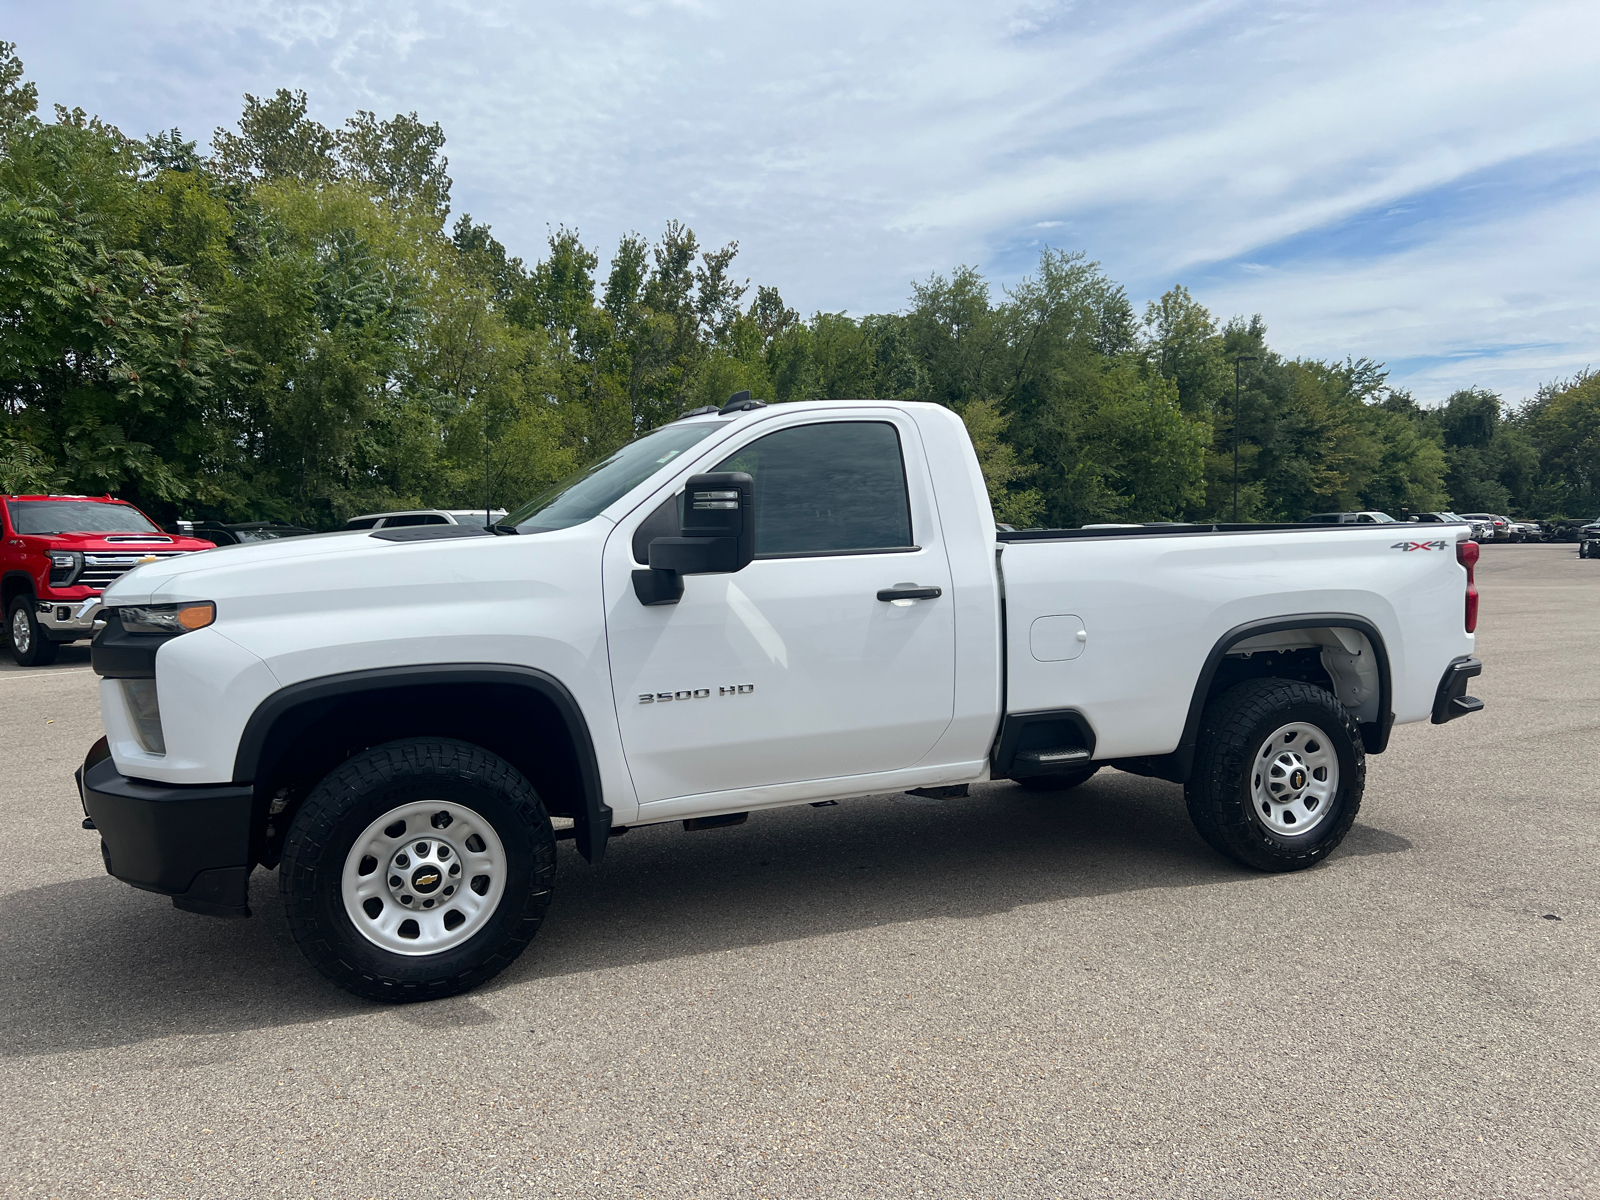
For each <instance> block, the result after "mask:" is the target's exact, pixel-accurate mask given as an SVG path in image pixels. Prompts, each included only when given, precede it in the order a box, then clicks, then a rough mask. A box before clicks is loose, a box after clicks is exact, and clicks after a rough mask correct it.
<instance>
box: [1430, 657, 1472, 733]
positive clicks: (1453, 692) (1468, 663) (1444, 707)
mask: <svg viewBox="0 0 1600 1200" xmlns="http://www.w3.org/2000/svg"><path fill="white" fill-rule="evenodd" d="M1482 674H1483V664H1482V663H1481V662H1479V661H1478V660H1477V659H1475V658H1472V657H1470V656H1468V655H1462V656H1461V657H1460V658H1457V659H1454V660H1452V662H1451V663H1450V665H1449V666H1448V667H1446V668H1445V669H1444V677H1443V678H1442V679H1440V680H1439V690H1438V691H1437V692H1435V693H1434V695H1433V723H1434V724H1435V725H1443V724H1444V723H1445V722H1446V721H1454V720H1455V719H1456V718H1457V717H1468V716H1471V715H1472V714H1473V713H1475V712H1479V711H1480V710H1482V708H1483V701H1482V700H1479V699H1478V698H1477V697H1476V696H1469V695H1467V681H1468V680H1469V679H1474V678H1476V677H1477V676H1479V675H1482Z"/></svg>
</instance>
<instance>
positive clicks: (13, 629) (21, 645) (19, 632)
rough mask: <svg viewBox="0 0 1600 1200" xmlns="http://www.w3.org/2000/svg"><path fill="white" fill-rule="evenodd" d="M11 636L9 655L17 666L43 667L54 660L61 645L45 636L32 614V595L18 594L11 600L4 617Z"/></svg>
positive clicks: (7, 630)
mask: <svg viewBox="0 0 1600 1200" xmlns="http://www.w3.org/2000/svg"><path fill="white" fill-rule="evenodd" d="M6 632H7V633H8V634H9V635H10V638H11V657H12V658H14V659H16V661H17V666H19V667H44V666H49V665H50V664H51V663H53V662H55V660H56V654H57V653H59V652H60V649H61V647H59V646H57V645H56V644H55V643H54V642H52V641H51V640H50V639H49V638H47V637H46V636H45V633H44V630H43V629H41V628H39V622H38V621H37V620H35V619H34V616H33V597H32V596H18V597H17V598H16V599H15V600H13V601H12V602H11V612H10V613H8V614H7V618H6Z"/></svg>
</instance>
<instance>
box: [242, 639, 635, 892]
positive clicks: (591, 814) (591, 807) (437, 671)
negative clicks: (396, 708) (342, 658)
mask: <svg viewBox="0 0 1600 1200" xmlns="http://www.w3.org/2000/svg"><path fill="white" fill-rule="evenodd" d="M441 683H443V684H462V683H469V684H470V683H495V684H502V685H504V684H511V685H513V686H516V687H524V688H527V689H529V690H530V691H533V692H537V693H538V694H539V695H540V696H542V697H543V698H544V699H545V700H547V701H549V702H550V704H551V705H552V707H553V708H554V709H555V711H556V714H557V715H558V716H559V717H560V719H561V721H562V723H563V724H564V725H565V726H566V731H567V736H568V737H570V738H571V739H572V746H573V750H574V754H575V756H576V758H577V765H578V778H579V786H580V788H581V789H582V792H583V796H582V800H583V803H582V806H581V808H580V809H579V810H578V813H577V816H576V818H575V821H574V824H575V825H576V829H575V830H574V831H573V832H574V834H575V835H576V837H575V841H576V843H577V848H578V852H579V853H580V854H582V855H583V856H584V858H586V859H587V860H588V861H589V862H591V863H598V862H599V861H600V860H601V858H603V857H604V855H605V849H606V843H607V841H608V840H609V839H610V836H611V808H610V806H609V805H607V804H606V802H605V797H604V795H603V794H602V789H601V785H600V763H599V759H598V758H596V756H595V751H594V739H593V738H592V737H591V736H590V734H589V722H588V721H587V719H586V718H585V717H584V715H583V710H582V708H580V707H579V705H578V701H577V700H576V698H574V696H573V695H572V693H571V692H570V691H569V690H568V689H567V687H566V685H565V684H563V683H562V682H561V681H560V680H559V679H557V678H556V677H555V676H554V675H550V674H548V673H547V672H544V671H541V670H538V669H537V668H535V667H523V666H516V665H513V664H509V663H430V664H424V665H420V666H406V667H376V668H372V669H370V670H364V671H346V672H344V673H342V674H338V675H323V676H320V677H318V678H315V679H306V680H302V681H301V682H299V683H292V684H290V685H289V686H287V687H284V688H280V689H279V690H278V691H276V692H273V693H272V694H271V695H270V696H268V697H267V698H266V699H265V700H263V701H262V702H261V703H260V704H259V705H257V706H256V710H255V711H254V712H253V713H251V714H250V719H249V720H248V721H246V722H245V727H244V732H243V733H241V734H240V736H239V749H238V751H237V752H236V754H235V755H234V760H233V782H234V783H236V784H247V783H253V782H254V781H255V779H256V777H257V775H258V774H260V772H261V769H262V766H263V763H262V757H263V755H264V754H265V752H266V750H267V747H268V740H269V738H270V736H271V734H272V730H273V728H274V727H275V726H276V725H277V723H278V722H279V721H280V720H281V719H283V718H285V717H287V716H288V715H289V714H290V713H292V712H293V711H294V710H295V709H296V708H298V707H300V706H301V705H304V704H307V703H310V702H312V701H316V700H326V699H329V698H332V697H337V696H349V695H353V694H356V693H360V692H374V691H391V690H393V689H396V688H405V687H419V686H427V685H429V684H441ZM269 765H270V764H269Z"/></svg>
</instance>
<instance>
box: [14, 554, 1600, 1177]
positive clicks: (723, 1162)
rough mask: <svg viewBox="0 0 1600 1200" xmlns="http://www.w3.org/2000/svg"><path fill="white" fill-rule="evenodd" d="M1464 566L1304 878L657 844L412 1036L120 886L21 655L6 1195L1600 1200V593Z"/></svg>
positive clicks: (1034, 830) (1114, 861) (776, 836)
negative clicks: (1388, 738) (1340, 824)
mask: <svg viewBox="0 0 1600 1200" xmlns="http://www.w3.org/2000/svg"><path fill="white" fill-rule="evenodd" d="M1483 554H1484V561H1483V563H1482V565H1480V567H1479V570H1478V575H1479V579H1480V583H1481V587H1482V591H1483V596H1484V599H1483V618H1482V624H1481V626H1480V629H1479V640H1478V646H1479V651H1478V653H1479V656H1480V657H1481V658H1482V659H1483V660H1484V663H1485V672H1484V675H1483V677H1482V679H1481V680H1479V681H1477V683H1476V684H1475V686H1474V688H1473V691H1474V692H1475V694H1477V695H1479V696H1481V697H1482V698H1483V699H1484V700H1485V701H1486V703H1487V706H1488V707H1487V708H1486V710H1485V711H1484V712H1483V713H1481V714H1479V715H1477V716H1475V717H1472V718H1469V719H1466V720H1462V721H1457V722H1454V723H1453V724H1450V725H1448V726H1443V727H1433V726H1429V725H1426V724H1424V725H1412V726H1406V727H1403V728H1401V729H1398V730H1397V731H1396V732H1395V736H1394V740H1393V744H1392V746H1391V749H1390V750H1389V752H1388V753H1386V754H1384V755H1381V756H1379V757H1376V758H1372V759H1369V760H1368V777H1367V793H1366V801H1365V804H1364V805H1363V807H1362V811H1361V816H1360V818H1359V819H1358V822H1357V824H1356V826H1355V828H1354V830H1353V831H1352V832H1351V834H1350V836H1349V838H1348V840H1347V841H1346V843H1345V845H1344V847H1343V848H1342V849H1341V851H1340V852H1338V853H1337V854H1336V855H1335V856H1334V857H1333V858H1331V859H1330V860H1329V861H1328V862H1327V863H1325V864H1324V865H1323V866H1321V867H1320V868H1318V869H1316V870H1312V871H1308V872H1303V873H1299V874H1294V875H1280V876H1268V875H1258V874H1254V873H1252V872H1249V871H1246V870H1243V869H1241V868H1238V867H1235V866H1233V865H1231V864H1230V863H1228V862H1226V861H1224V860H1222V859H1220V858H1218V857H1217V856H1216V855H1215V854H1214V853H1213V852H1212V851H1211V850H1209V849H1208V848H1207V847H1206V846H1205V844H1204V843H1203V842H1201V840H1200V839H1199V837H1198V836H1197V835H1196V834H1195V833H1194V832H1193V830H1192V829H1191V827H1190V825H1189V822H1188V818H1187V816H1186V815H1185V813H1184V808H1183V798H1182V792H1181V790H1180V789H1179V788H1178V787H1176V786H1174V785H1171V784H1167V783H1162V782H1158V781H1154V780H1149V779H1142V778H1138V777H1135V776H1131V775H1124V774H1121V773H1117V772H1113V771H1103V772H1102V773H1101V774H1100V775H1099V776H1097V777H1096V778H1095V779H1094V780H1092V781H1091V782H1090V783H1089V784H1087V785H1085V786H1084V787H1082V788H1081V789H1079V790H1077V791H1075V792H1070V793H1066V794H1062V795H1057V796H1048V795H1045V796H1039V795H1032V794H1029V793H1025V792H1023V791H1022V790H1021V789H1019V788H1017V787H1015V786H1014V785H1012V784H1009V783H996V784H986V785H983V786H981V787H975V788H974V789H973V794H972V796H971V797H969V798H967V799H962V800H946V801H935V800H930V799H923V798H918V797H910V796H877V797H871V798H864V799H861V800H858V801H853V802H846V803H842V804H840V805H839V806H837V807H833V808H823V809H812V808H809V807H800V808H795V809H785V810H780V811H777V812H770V813H758V814H756V815H754V816H752V817H751V819H750V821H749V823H748V824H746V825H743V826H739V827H734V828H728V829H720V830H710V831H705V832H699V833H692V834H686V833H684V832H683V831H682V829H681V827H679V826H676V825H674V826H662V827H656V828H652V829H641V830H635V831H633V832H631V833H629V834H628V835H627V836H625V837H622V838H619V839H617V840H615V841H613V842H612V843H611V847H610V851H609V854H608V857H607V859H606V861H605V863H604V865H603V866H602V867H601V868H599V869H597V870H596V869H591V868H589V867H587V866H586V865H584V864H583V862H582V860H580V859H579V858H578V857H577V856H576V854H574V853H572V851H571V850H570V848H568V849H564V850H563V851H562V855H563V858H562V866H561V872H560V877H559V881H558V884H557V893H556V899H555V902H554V904H553V906H552V908H551V910H550V915H549V918H548V920H547V922H546V925H545V928H544V931H543V932H542V933H541V934H540V935H539V937H538V939H537V940H536V941H535V943H534V945H533V947H532V948H531V949H530V950H529V952H528V953H526V954H525V955H524V956H523V957H522V959H521V960H519V961H518V962H517V963H516V964H515V965H514V966H513V967H512V968H511V969H510V970H508V971H507V972H506V973H505V974H503V975H502V976H500V977H499V978H498V979H497V980H496V981H495V982H494V983H492V984H491V985H489V986H488V987H486V988H484V989H482V990H480V991H477V992H474V993H472V994H470V995H467V996H463V997H458V998H455V999H451V1000H446V1001H440V1002H437V1003H433V1004H427V1005H416V1006H410V1007H399V1008H386V1007H377V1006H373V1005H370V1004H367V1003H364V1002H361V1001H358V1000H355V999H354V998H352V997H350V996H347V995H345V994H344V993H342V992H339V991H337V990H335V989H333V988H332V987H331V986H330V985H328V984H326V983H324V982H323V980H322V979H321V977H320V976H318V975H316V974H315V973H314V972H312V970H311V969H310V968H309V967H308V966H306V965H305V964H304V962H303V961H302V960H301V958H300V955H299V953H298V952H297V951H296V949H295V947H294V945H293V943H292V942H291V940H290V938H289V935H288V932H287V930H286V928H285V925H284V918H283V911H282V907H281V905H280V904H279V902H278V898H277V877H276V875H275V874H271V873H264V872H257V874H256V875H255V877H254V879H253V881H252V892H251V905H252V907H253V908H254V910H255V916H254V917H253V918H252V919H250V920H245V921H222V920H216V919H212V918H206V917H200V916H195V915H191V914H187V913H182V912H178V911H177V910H175V909H173V908H172V906H171V903H170V902H169V901H168V900H167V899H165V898H164V897H160V896H154V895H150V894H147V893H143V892H138V891H135V890H133V889H131V888H129V887H127V886H125V885H123V884H121V883H118V882H116V881H115V880H112V879H110V878H109V877H107V876H106V875H105V874H104V872H103V870H102V868H101V865H100V858H99V853H98V851H97V848H96V841H95V835H94V834H93V833H90V832H87V831H84V830H82V829H80V828H79V820H80V817H81V814H80V812H79V809H78V802H77V798H76V796H75V795H74V792H73V787H72V770H73V767H74V766H75V765H76V764H77V763H78V762H79V761H81V759H82V757H83V753H84V751H85V750H86V749H87V747H88V745H89V743H90V742H92V741H93V740H94V739H95V738H96V737H98V736H99V734H100V728H99V716H98V710H97V705H96V699H95V682H96V681H95V677H94V676H93V674H92V673H91V672H90V671H89V668H88V665H87V664H88V655H87V651H86V650H85V649H83V648H73V649H69V650H67V651H65V652H63V654H62V656H61V659H60V661H59V662H58V663H57V664H55V665H54V666H52V667H49V668H45V669H35V670H20V669H17V668H15V667H12V666H11V665H10V663H9V660H8V661H7V662H6V664H5V666H4V667H0V754H3V759H0V761H3V764H4V769H3V772H0V813H3V816H4V829H5V833H6V843H5V844H6V848H7V850H6V854H5V856H4V861H5V864H6V870H5V872H4V873H3V876H0V955H3V968H4V969H3V970H0V992H3V999H0V1015H3V1021H0V1055H3V1057H4V1070H3V1071H0V1106H3V1112H4V1122H3V1129H4V1133H3V1136H0V1168H3V1169H0V1195H7V1196H12V1195H16V1196H159V1197H189V1196H196V1197H231V1196H246V1195H248V1196H274V1195H285V1196H310V1195H326V1196H382V1197H390V1196H393V1197H405V1198H407V1200H421V1198H423V1197H429V1196H501V1195H512V1196H535V1195H536V1196H590V1195H594V1196H644V1197H676V1196H696V1197H701V1196H703V1197H713V1196H715V1197H721V1196H737V1197H762V1196H765V1197H774V1198H779V1197H809V1196H818V1197H857V1196H862V1197H875V1196H939V1197H952V1196H974V1197H1036V1196H1071V1197H1077V1196H1116V1197H1137V1196H1173V1195H1195V1196H1219V1197H1226V1196H1297V1197H1299V1196H1306V1197H1317V1196H1328V1197H1345V1196H1362V1197H1365V1196H1374V1197H1380V1196H1381V1197H1395V1196H1441V1197H1442V1196H1451V1197H1455V1196H1519V1197H1520V1196H1595V1195H1600V1152H1597V1149H1596V1147H1597V1135H1600V1118H1597V1113H1600V1069H1597V1062H1596V1060H1597V1053H1600V967H1597V959H1596V947H1597V940H1600V939H1597V932H1600V921H1597V916H1600V904H1597V900H1600V882H1597V872H1596V851H1597V846H1600V564H1595V563H1591V562H1588V561H1580V560H1579V559H1577V557H1576V555H1575V553H1574V551H1573V549H1572V548H1571V547H1569V546H1559V545H1553V546H1485V547H1484V552H1483ZM1448 615H1449V616H1450V617H1452V618H1453V617H1454V614H1453V613H1452V614H1448ZM568 845H569V846H570V844H568Z"/></svg>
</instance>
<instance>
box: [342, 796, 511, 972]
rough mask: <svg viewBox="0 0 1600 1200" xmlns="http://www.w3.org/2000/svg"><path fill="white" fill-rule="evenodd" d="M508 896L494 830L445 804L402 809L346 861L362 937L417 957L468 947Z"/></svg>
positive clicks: (353, 914)
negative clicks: (468, 941) (467, 944)
mask: <svg viewBox="0 0 1600 1200" xmlns="http://www.w3.org/2000/svg"><path fill="white" fill-rule="evenodd" d="M480 888H481V890H480ZM505 889H506V850H505V846H504V844H503V843H502V842H501V841H500V835H499V834H497V833H496V832H495V831H494V826H493V825H491V824H489V822H488V821H486V820H484V818H483V817H482V816H481V815H479V814H478V813H476V812H474V811H473V810H472V809H470V808H466V807H464V806H462V805H460V804H453V803H451V802H449V801H445V800H417V801H413V802H412V803H410V804H402V805H400V806H399V807H397V808H392V809H390V810H389V811H388V812H386V813H384V814H383V816H381V817H379V818H378V819H377V820H376V821H373V822H372V824H370V825H368V826H367V827H366V829H364V830H362V832H361V834H360V836H359V837H357V838H356V840H355V843H354V844H353V845H352V846H351V847H350V853H349V854H347V855H345V860H344V872H343V874H342V875H341V877H340V883H339V891H340V895H341V897H342V898H343V900H344V911H345V913H346V914H347V915H348V916H349V918H350V921H351V923H352V924H353V925H355V927H356V931H357V932H358V933H360V934H361V936H362V937H364V938H366V939H367V941H369V942H371V943H372V944H373V945H374V946H378V947H379V948H381V949H384V950H387V951H389V952H390V953H391V954H404V955H408V956H412V957H420V956H422V955H427V954H442V953H444V952H445V951H447V950H453V949H455V948H456V947H457V946H460V945H461V944H462V943H464V942H466V941H467V940H468V939H469V938H471V937H472V936H473V935H474V934H476V933H477V932H478V931H479V930H481V929H482V928H483V927H484V925H486V924H487V923H488V921H489V919H490V918H491V917H492V916H494V913H495V910H496V909H498V908H499V906H500V900H501V898H502V897H503V896H504V895H505Z"/></svg>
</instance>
